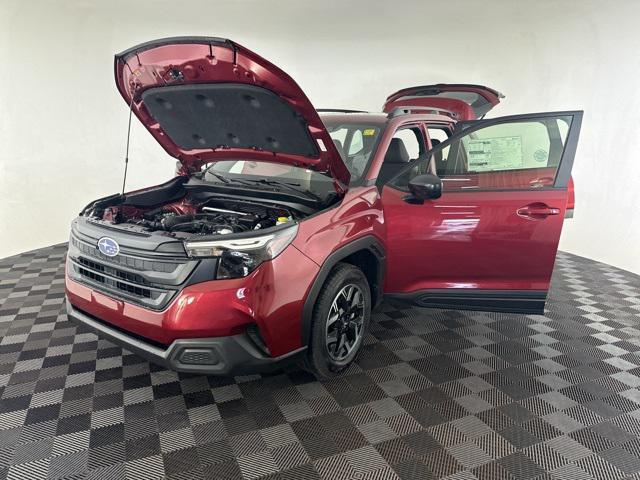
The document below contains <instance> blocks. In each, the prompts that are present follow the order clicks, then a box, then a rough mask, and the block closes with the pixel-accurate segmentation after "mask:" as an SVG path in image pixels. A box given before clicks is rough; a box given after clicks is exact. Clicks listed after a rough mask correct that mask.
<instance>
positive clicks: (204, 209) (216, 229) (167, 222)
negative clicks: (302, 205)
mask: <svg viewBox="0 0 640 480" xmlns="http://www.w3.org/2000/svg"><path fill="white" fill-rule="evenodd" d="M245 210H248V211H239V210H229V209H225V208H219V207H212V206H207V205H204V206H200V207H199V208H196V209H195V213H186V214H184V213H176V212H175V211H172V210H171V209H165V208H159V209H155V210H152V211H149V212H146V213H143V214H142V217H141V218H133V219H129V220H128V222H129V223H133V224H135V225H139V226H141V227H143V228H144V229H146V230H148V231H163V232H169V233H172V234H175V236H181V235H180V234H187V235H189V236H191V235H228V234H231V233H242V232H247V231H249V230H261V229H263V228H269V227H273V226H276V225H280V224H283V223H287V222H290V221H292V220H293V217H292V215H291V213H290V212H288V211H287V210H284V209H275V208H266V207H259V206H255V205H251V208H245Z"/></svg>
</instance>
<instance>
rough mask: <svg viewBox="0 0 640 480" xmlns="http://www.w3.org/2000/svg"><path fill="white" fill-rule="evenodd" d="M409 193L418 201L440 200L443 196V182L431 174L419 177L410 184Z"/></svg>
mask: <svg viewBox="0 0 640 480" xmlns="http://www.w3.org/2000/svg"><path fill="white" fill-rule="evenodd" d="M409 191H410V192H411V195H413V196H414V198H416V199H418V200H428V199H434V198H440V196H441V195H442V180H440V178H439V177H436V176H435V175H431V174H430V173H427V174H424V175H418V176H417V177H413V178H412V179H411V181H410V182H409Z"/></svg>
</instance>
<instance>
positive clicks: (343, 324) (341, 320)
mask: <svg viewBox="0 0 640 480" xmlns="http://www.w3.org/2000/svg"><path fill="white" fill-rule="evenodd" d="M363 324H364V295H363V294H362V290H361V289H360V287H359V286H358V285H354V284H349V285H346V286H344V287H342V289H341V290H340V291H339V292H338V293H337V295H336V296H335V298H334V299H333V302H332V304H331V308H330V309H329V315H328V316H327V326H326V337H325V338H326V346H327V352H328V353H329V356H330V357H331V359H332V360H334V361H338V362H341V361H343V360H345V359H346V358H347V357H348V356H349V355H350V354H351V352H353V350H354V349H355V348H356V347H357V346H358V345H359V343H360V339H361V337H362V327H363Z"/></svg>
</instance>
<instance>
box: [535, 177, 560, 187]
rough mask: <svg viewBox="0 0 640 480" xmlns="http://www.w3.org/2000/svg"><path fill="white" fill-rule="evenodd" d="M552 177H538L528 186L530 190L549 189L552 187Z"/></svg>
mask: <svg viewBox="0 0 640 480" xmlns="http://www.w3.org/2000/svg"><path fill="white" fill-rule="evenodd" d="M553 180H554V177H539V178H534V179H533V180H531V181H530V182H529V186H530V187H531V188H542V187H550V186H551V185H553Z"/></svg>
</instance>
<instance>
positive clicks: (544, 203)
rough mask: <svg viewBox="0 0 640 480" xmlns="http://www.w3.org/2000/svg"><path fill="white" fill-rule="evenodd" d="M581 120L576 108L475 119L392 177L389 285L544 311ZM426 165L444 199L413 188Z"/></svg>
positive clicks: (426, 301) (413, 293)
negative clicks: (419, 194)
mask: <svg viewBox="0 0 640 480" xmlns="http://www.w3.org/2000/svg"><path fill="white" fill-rule="evenodd" d="M581 121H582V112H580V111H573V112H554V113H536V114H527V115H515V116H509V117H502V118H495V119H491V120H478V121H474V122H473V123H472V124H470V125H469V126H467V128H465V129H464V130H462V131H458V132H457V133H455V134H454V135H453V136H452V137H451V138H449V139H448V140H447V141H445V142H442V143H441V144H439V145H438V146H437V147H436V148H434V149H432V150H431V152H429V154H428V155H427V158H426V159H420V160H417V161H415V162H413V163H411V164H409V165H408V166H407V167H406V168H405V169H403V170H402V171H400V173H398V174H397V175H396V176H395V177H394V178H392V179H390V180H389V181H388V182H387V183H386V184H385V186H384V187H383V190H382V204H383V208H384V216H385V222H386V228H387V242H386V246H387V252H386V253H387V275H386V284H385V292H388V293H389V294H391V295H392V296H396V297H401V298H405V299H408V300H411V301H413V302H415V303H417V304H418V305H421V306H434V307H443V308H461V309H474V310H490V311H504V312H521V313H543V311H544V304H545V300H546V296H547V291H548V289H549V282H550V279H551V273H552V271H553V265H554V261H555V257H556V251H557V248H558V241H559V239H560V233H561V231H562V224H563V220H564V213H565V208H566V205H567V196H568V189H567V186H568V183H569V180H570V176H571V167H572V165H573V160H574V156H575V151H576V146H577V142H578V136H579V132H580V125H581ZM425 174H431V175H432V176H430V177H423V178H427V179H432V180H433V181H435V182H437V183H438V185H437V186H438V187H439V186H441V188H442V190H441V192H442V194H441V196H440V197H439V198H431V199H424V198H416V195H415V194H412V193H411V191H410V189H409V184H410V182H412V186H415V184H416V182H418V183H419V182H420V181H421V178H420V177H421V176H423V175H425ZM433 175H437V177H436V176H433ZM440 182H441V184H440ZM425 191H429V190H428V188H427V189H425ZM436 191H437V188H436ZM414 192H415V189H414Z"/></svg>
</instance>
